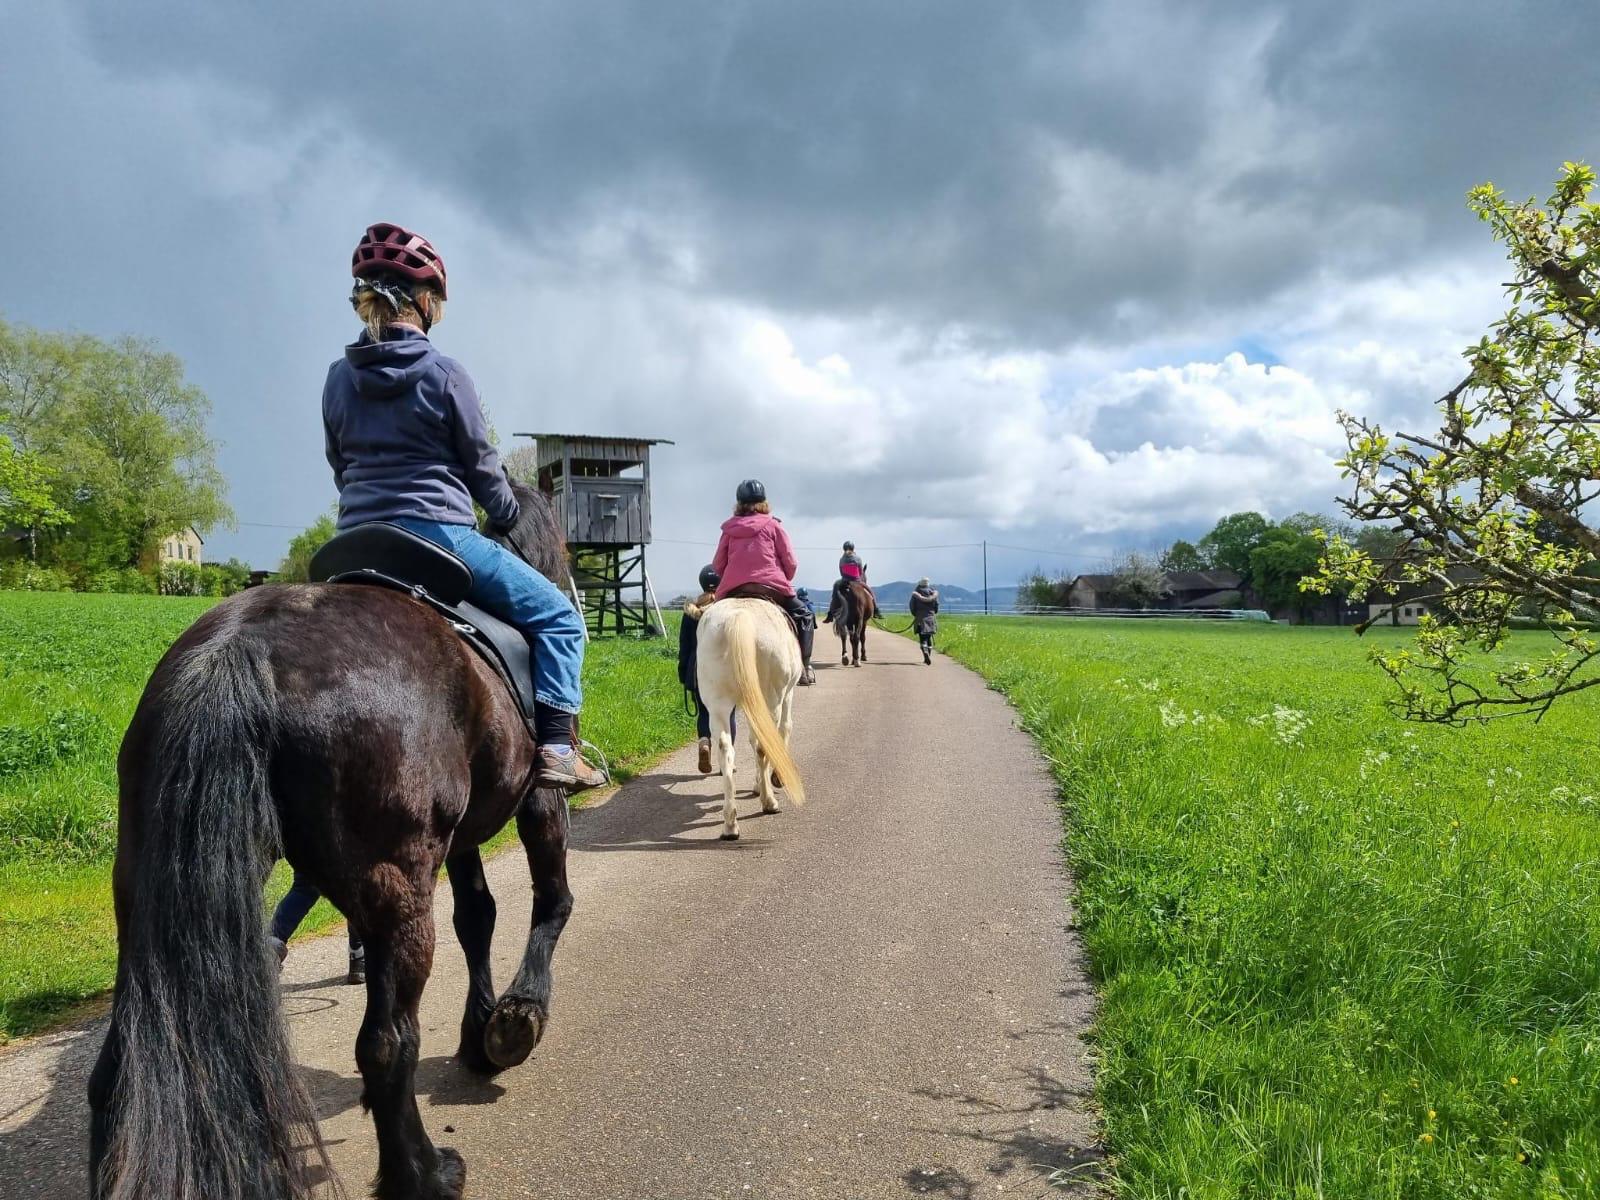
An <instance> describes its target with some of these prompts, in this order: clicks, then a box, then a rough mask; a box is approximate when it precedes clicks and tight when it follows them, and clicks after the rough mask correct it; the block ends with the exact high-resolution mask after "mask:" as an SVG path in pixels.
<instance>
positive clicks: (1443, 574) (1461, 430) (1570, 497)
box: [1307, 163, 1600, 723]
mask: <svg viewBox="0 0 1600 1200" xmlns="http://www.w3.org/2000/svg"><path fill="white" fill-rule="evenodd" d="M1594 189H1595V173H1594V171H1593V170H1592V169H1590V168H1589V167H1588V166H1585V165H1583V164H1581V163H1567V164H1565V166H1564V167H1563V169H1562V173H1561V177H1560V180H1559V181H1558V182H1557V184H1556V189H1555V191H1554V193H1553V194H1552V195H1551V196H1550V198H1549V199H1548V200H1547V201H1546V202H1545V203H1543V204H1540V203H1538V202H1537V201H1535V200H1532V199H1530V200H1527V201H1524V202H1521V203H1513V202H1511V201H1508V200H1507V199H1506V198H1505V197H1504V195H1502V194H1501V193H1500V192H1499V191H1498V190H1496V189H1495V188H1494V187H1493V185H1491V184H1484V185H1483V186H1481V187H1478V188H1474V189H1473V191H1472V192H1471V194H1470V198H1469V204H1470V206H1471V208H1472V209H1473V211H1474V212H1476V213H1477V215H1478V216H1479V217H1480V218H1481V219H1482V220H1483V221H1485V222H1486V223H1487V224H1488V225H1489V226H1490V228H1491V230H1492V231H1493V233H1494V236H1495V238H1496V239H1497V240H1498V241H1500V242H1501V243H1502V244H1504V246H1505V247H1506V250H1507V254H1508V257H1509V258H1510V260H1511V264H1512V268H1513V278H1512V280H1511V282H1510V283H1509V284H1508V285H1507V294H1508V297H1509V300H1510V307H1509V309H1508V310H1507V312H1506V314H1505V315H1504V316H1503V317H1501V318H1500V319H1499V320H1498V321H1496V322H1495V324H1494V325H1493V327H1492V329H1491V335H1490V336H1485V337H1484V338H1483V339H1482V340H1480V341H1479V342H1478V343H1477V344H1476V345H1475V346H1472V347H1470V348H1469V349H1468V350H1467V351H1466V352H1465V357H1466V359H1467V361H1468V364H1469V369H1468V372H1467V375H1466V377H1465V378H1464V379H1462V380H1461V381H1460V382H1459V383H1457V384H1456V385H1455V386H1454V387H1452V388H1451V389H1450V390H1449V391H1448V392H1446V393H1445V394H1444V395H1443V396H1442V397H1440V398H1439V400H1438V401H1437V402H1436V409H1437V412H1438V418H1439V423H1440V424H1439V429H1438V430H1437V431H1436V432H1434V433H1430V434H1415V433H1406V432H1403V431H1401V432H1395V433H1393V434H1389V433H1386V432H1385V431H1384V430H1383V429H1381V428H1380V427H1379V426H1378V425H1377V424H1376V423H1375V422H1373V421H1370V420H1367V419H1364V418H1361V417H1356V416H1351V415H1350V414H1348V413H1341V414H1340V420H1341V422H1342V424H1343V426H1344V431H1345V437H1346V441H1347V443H1348V451H1347V453H1346V455H1345V457H1344V458H1343V460H1341V465H1342V467H1343V468H1344V472H1345V476H1346V478H1348V479H1350V480H1352V481H1353V486H1354V492H1353V495H1352V496H1350V497H1349V498H1348V499H1347V500H1346V501H1344V502H1343V507H1344V508H1345V510H1346V511H1347V512H1349V513H1350V515H1351V516H1352V517H1355V518H1356V519H1358V520H1361V521H1376V522H1383V523H1384V524H1385V525H1387V526H1390V527H1391V528H1393V529H1395V530H1398V532H1399V534H1400V536H1401V537H1402V538H1403V541H1402V542H1401V543H1400V544H1399V546H1398V547H1396V548H1395V549H1394V550H1393V551H1392V552H1391V553H1390V555H1389V556H1388V557H1387V558H1384V559H1380V558H1379V557H1377V556H1376V555H1374V554H1373V553H1372V552H1371V551H1370V550H1368V549H1366V548H1363V547H1362V546H1361V545H1360V544H1358V543H1352V542H1351V541H1350V540H1349V539H1347V538H1341V537H1334V538H1331V539H1330V540H1329V542H1328V545H1327V547H1326V549H1325V550H1324V553H1323V558H1322V566H1321V570H1320V572H1319V574H1318V576H1317V578H1316V579H1314V580H1311V581H1308V584H1307V586H1308V587H1313V588H1317V589H1324V590H1325V589H1329V588H1332V587H1334V586H1346V587H1349V588H1350V589H1351V594H1352V595H1354V596H1356V597H1358V598H1359V597H1360V596H1362V595H1364V594H1366V592H1368V591H1369V590H1371V589H1374V588H1380V589H1381V588H1384V587H1386V586H1390V585H1394V584H1397V583H1404V584H1409V585H1423V586H1424V587H1426V588H1427V589H1429V594H1428V595H1426V596H1424V597H1423V599H1424V601H1425V602H1426V601H1431V603H1430V604H1429V607H1430V608H1431V609H1433V610H1434V611H1435V612H1437V613H1441V614H1442V615H1440V616H1437V617H1433V616H1430V617H1426V618H1424V620H1423V622H1422V625H1421V627H1420V629H1419V632H1418V635H1417V641H1416V644H1415V646H1414V647H1413V648H1411V649H1408V650H1401V651H1397V652H1385V651H1383V650H1378V651H1375V652H1374V655H1373V657H1374V658H1375V660H1376V661H1377V662H1378V664H1379V665H1380V666H1381V667H1382V668H1383V669H1384V670H1385V671H1386V672H1387V673H1388V674H1389V675H1390V676H1391V677H1392V678H1393V679H1394V680H1395V682H1396V684H1397V685H1398V687H1399V700H1398V705H1399V707H1400V709H1401V711H1402V712H1403V713H1404V714H1405V715H1406V716H1408V717H1412V718H1415V719H1419V720H1428V721H1441V722H1451V723H1459V722H1463V721H1467V720H1474V719H1477V720H1483V719H1488V718H1490V717H1493V716H1505V715H1515V714H1519V713H1530V712H1531V713H1536V714H1540V713H1543V712H1545V711H1546V710H1547V709H1548V708H1549V706H1550V705H1551V704H1552V703H1554V701H1555V700H1556V699H1558V698H1559V697H1561V696H1564V695H1568V694H1570V693H1572V692H1576V691H1582V690H1584V689H1586V688H1590V687H1593V686H1595V685H1596V684H1600V675H1597V674H1595V673H1594V672H1593V671H1592V670H1591V669H1590V668H1591V666H1592V663H1593V660H1594V658H1595V656H1596V655H1597V654H1600V642H1597V641H1596V640H1595V639H1594V638H1593V637H1591V636H1590V635H1589V633H1588V632H1586V631H1585V630H1583V629H1581V628H1579V627H1578V625H1577V622H1576V620H1575V618H1574V612H1575V611H1581V610H1590V611H1592V610H1594V609H1597V608H1600V580H1597V579H1596V578H1595V577H1594V576H1593V575H1592V574H1590V571H1591V570H1592V569H1593V564H1594V563H1595V562H1596V560H1597V559H1600V530H1597V529H1596V528H1595V526H1594V525H1592V524H1590V523H1589V521H1588V519H1587V514H1586V506H1588V505H1589V504H1590V503H1591V502H1592V501H1593V500H1595V499H1596V498H1597V497H1600V483H1597V481H1600V344H1597V343H1600V299H1597V295H1600V204H1597V203H1595V201H1594V200H1593V199H1592V198H1591V197H1592V194H1593V192H1594ZM1519 609H1524V610H1531V611H1533V612H1535V613H1537V614H1538V615H1539V616H1540V617H1541V618H1542V619H1543V621H1544V623H1545V625H1546V628H1548V630H1549V631H1550V633H1551V634H1552V635H1553V637H1554V639H1555V642H1556V645H1555V647H1554V648H1553V649H1552V651H1551V652H1550V653H1549V654H1547V655H1545V656H1543V657H1540V658H1537V659H1534V660H1530V661H1522V662H1515V663H1511V664H1506V663H1504V662H1496V661H1494V660H1492V659H1489V658H1487V657H1486V656H1487V654H1488V653H1489V652H1492V651H1496V650H1498V649H1500V648H1501V647H1502V646H1503V644H1504V642H1505V637H1506V633H1507V629H1508V626H1509V622H1510V618H1511V616H1512V615H1513V613H1515V612H1516V611H1518V610H1519Z"/></svg>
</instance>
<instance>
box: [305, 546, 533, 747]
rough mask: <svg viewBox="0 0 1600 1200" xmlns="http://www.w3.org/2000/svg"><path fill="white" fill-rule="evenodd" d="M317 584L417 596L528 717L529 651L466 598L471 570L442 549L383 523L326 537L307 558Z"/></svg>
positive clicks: (508, 629)
mask: <svg viewBox="0 0 1600 1200" xmlns="http://www.w3.org/2000/svg"><path fill="white" fill-rule="evenodd" d="M310 576H311V579H312V581H313V582H317V583H364V584H368V585H371V586H373V587H386V588H390V589H392V590H395V591H401V592H405V593H406V594H408V595H410V596H412V597H414V598H415V599H417V600H420V601H421V602H422V603H424V604H426V605H428V607H430V608H432V609H433V610H434V611H435V612H437V613H439V614H440V615H441V616H443V617H444V618H445V619H446V620H447V621H449V622H450V626H451V628H453V629H454V630H455V631H456V632H457V633H458V634H460V635H461V637H462V638H463V639H465V641H466V643H467V645H469V646H471V647H472V648H473V650H475V651H476V652H477V653H478V654H479V655H480V656H481V657H482V658H483V660H484V661H485V662H487V663H488V664H489V666H490V667H492V668H493V669H494V671H495V673H496V674H498V675H499V676H500V678H501V680H502V681H504V683H505V685H506V687H508V688H509V689H510V690H511V695H512V697H513V699H515V700H516V702H517V707H518V708H520V709H521V710H522V715H523V718H524V719H531V718H532V716H533V650H532V647H530V646H529V645H528V640H527V639H526V638H525V637H523V636H522V634H520V633H519V632H517V630H516V629H514V628H513V627H512V626H510V625H508V624H506V623H505V622H504V621H502V620H500V618H499V617H496V616H494V615H493V614H492V613H487V612H485V611H484V610H483V609H481V608H479V607H477V606H476V605H474V604H469V603H467V600H466V596H467V593H468V592H469V591H471V590H472V569H471V568H470V567H468V566H467V564H466V563H464V562H462V561H461V559H460V558H458V557H457V556H456V555H454V554H452V553H451V552H450V551H448V550H446V549H445V548H444V547H442V546H439V545H436V544H434V543H433V542H430V541H429V540H428V539H427V538H424V537H418V536H417V535H416V534H414V533H412V532H411V531H410V530H409V529H406V528H404V527H403V526H400V525H393V524H390V523H389V522H387V521H373V522H371V523H369V524H366V525H357V526H356V527H355V528H354V529H349V530H346V531H345V532H344V533H341V534H339V535H338V536H336V537H334V538H332V539H331V540H330V541H328V542H327V543H326V544H325V545H324V546H323V547H322V549H320V550H318V551H317V552H316V554H314V555H312V557H311V569H310Z"/></svg>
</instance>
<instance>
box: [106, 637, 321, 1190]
mask: <svg viewBox="0 0 1600 1200" xmlns="http://www.w3.org/2000/svg"><path fill="white" fill-rule="evenodd" d="M179 653H180V654H181V655H182V657H180V658H178V659H177V660H176V661H175V662H174V663H173V664H172V665H171V667H170V670H169V671H168V672H167V674H166V679H165V680H164V681H163V683H162V684H160V685H158V686H159V687H160V691H159V693H158V694H157V695H155V696H148V695H147V696H146V697H145V699H144V701H143V703H144V704H154V705H155V706H156V711H155V713H153V714H152V715H153V717H154V720H153V722H148V723H146V724H147V725H148V726H149V727H150V728H153V729H155V730H156V733H155V735H154V737H153V741H154V744H153V745H143V746H138V747H135V748H134V752H133V753H132V754H131V755H130V754H129V747H128V746H126V745H125V746H124V751H123V752H124V755H125V757H127V758H128V759H129V761H130V762H132V763H142V764H143V765H142V766H133V767H132V768H131V769H129V770H127V771H125V772H124V775H123V779H122V805H123V809H124V812H123V827H124V829H125V830H127V829H129V828H135V829H137V831H138V832H137V834H136V838H137V840H136V843H135V845H134V848H133V851H132V854H131V857H130V861H128V862H126V863H119V864H118V865H119V871H118V874H119V876H121V877H122V878H120V879H119V885H120V886H119V906H120V907H122V908H123V909H124V912H123V922H122V931H121V955H120V962H119V964H118V978H117V988H116V996H115V999H114V1001H113V1004H112V1010H111V1028H110V1030H109V1032H108V1034H107V1042H108V1045H107V1051H106V1054H107V1056H108V1058H110V1059H111V1060H113V1061H115V1062H116V1064H117V1065H116V1068H115V1075H114V1082H113V1083H112V1087H111V1091H110V1095H109V1097H107V1098H106V1110H105V1112H104V1114H103V1117H104V1120H105V1126H104V1129H105V1140H104V1142H103V1144H102V1147H101V1148H102V1153H101V1155H100V1164H99V1174H98V1177H97V1179H96V1180H95V1185H96V1187H95V1192H94V1194H95V1195H97V1196H99V1197H101V1198H102V1200H158V1198H159V1200H247V1198H248V1200H301V1198H302V1197H307V1196H310V1194H311V1186H312V1180H311V1178H310V1177H309V1172H308V1171H307V1169H306V1165H305V1163H304V1161H303V1156H304V1152H305V1151H306V1150H308V1149H309V1150H311V1151H312V1153H313V1155H314V1156H320V1159H321V1164H320V1165H322V1166H323V1168H324V1170H325V1171H326V1173H327V1174H328V1175H331V1170H330V1169H328V1168H327V1166H326V1164H327V1154H326V1152H325V1150H324V1149H323V1146H322V1142H321V1138H320V1136H319V1135H318V1132H317V1123H316V1114H315V1111H314V1110H313V1108H312V1105H311V1101H310V1099H309V1097H308V1096H307V1095H306V1092H305V1089H304V1088H303V1087H302V1086H301V1084H300V1081H299V1079H298V1078H297V1076H296V1074H295V1070H294V1064H293V1061H292V1059H291V1057H290V1053H289V1041H288V1036H287V1032H286V1030H285V1027H284V1021H283V1015H282V1011H281V1008H280V1005H279V1001H278V979H277V970H276V962H275V960H274V957H273V955H272V952H271V951H270V950H269V949H268V947H267V940H266V931H265V929H264V923H263V916H262V895H261V889H262V884H263V882H264V881H265V878H266V874H267V871H268V870H269V869H270V867H271V864H272V863H273V862H274V861H275V860H276V858H277V856H278V852H279V841H278V820H277V813H276V810H275V808H274V805H273V801H272V796H271V791H270V788H269V785H268V767H269V761H268V760H269V756H270V752H271V747H272V744H273V737H274V727H275V724H276V716H275V714H276V709H277V698H276V692H275V686H274V682H273V677H272V673H271V668H270V664H269V663H268V661H267V647H266V645H265V644H264V643H263V642H262V641H261V640H260V639H259V638H256V637H253V636H251V635H250V634H249V633H247V632H242V631H240V630H239V628H238V626H237V623H236V622H235V623H233V624H231V625H229V624H224V625H223V626H222V628H220V629H216V630H214V631H213V632H212V634H211V635H210V638H209V640H206V641H203V642H201V643H200V644H198V645H197V646H195V647H194V648H192V649H190V650H188V651H187V653H184V652H182V651H180V652H179ZM140 728H141V726H140V724H139V723H137V722H136V724H135V726H134V730H135V731H138V730H140ZM133 736H142V734H139V733H134V734H133ZM130 809H136V811H134V812H132V813H131V814H130V812H129V810H130ZM130 816H131V820H130Z"/></svg>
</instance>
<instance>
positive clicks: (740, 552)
mask: <svg viewBox="0 0 1600 1200" xmlns="http://www.w3.org/2000/svg"><path fill="white" fill-rule="evenodd" d="M736 500H737V504H736V506H735V508H734V510H733V516H731V517H729V518H728V519H727V520H726V521H724V522H723V523H722V537H721V538H720V539H719V540H718V542H717V552H716V554H715V555H713V556H712V559H711V566H712V569H713V570H715V571H716V572H717V574H719V575H720V576H721V577H722V582H721V583H719V584H718V585H717V599H718V600H721V599H723V598H724V597H726V596H729V595H745V596H752V595H754V596H762V597H765V598H766V599H769V600H771V601H772V602H773V603H774V604H777V605H779V606H780V607H781V608H782V609H783V610H784V611H785V612H787V613H788V614H789V616H790V619H791V620H792V621H793V622H794V625H795V631H796V632H797V633H798V634H799V637H800V659H801V662H802V663H803V664H804V669H803V670H802V671H801V674H800V682H801V684H802V685H807V684H810V683H812V682H814V681H815V679H816V675H815V674H814V673H813V672H812V670H811V640H812V637H813V635H814V633H815V631H816V613H814V612H813V611H812V609H811V605H809V604H807V603H805V602H804V601H803V600H800V599H799V598H797V597H796V596H795V594H794V582H793V581H794V573H795V571H796V570H798V569H799V565H800V564H799V563H798V562H797V561H796V560H795V557H794V543H793V542H791V541H790V540H789V535H788V533H786V532H785V531H784V528H783V522H782V521H780V520H778V518H777V517H775V516H773V515H772V510H771V509H770V508H769V507H768V505H767V489H766V487H765V486H764V485H763V484H762V482H761V481H760V480H759V479H746V480H745V481H744V482H743V483H741V484H740V485H739V490H738V492H737V494H736Z"/></svg>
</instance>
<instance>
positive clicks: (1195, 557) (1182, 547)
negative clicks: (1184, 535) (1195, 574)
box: [1161, 538, 1206, 571]
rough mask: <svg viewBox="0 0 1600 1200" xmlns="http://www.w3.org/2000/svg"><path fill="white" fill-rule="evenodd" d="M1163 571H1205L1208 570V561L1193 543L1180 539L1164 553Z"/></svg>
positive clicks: (1162, 560)
mask: <svg viewBox="0 0 1600 1200" xmlns="http://www.w3.org/2000/svg"><path fill="white" fill-rule="evenodd" d="M1161 569H1162V570H1163V571H1203V570H1205V569H1206V560H1205V558H1204V557H1202V556H1201V554H1200V551H1199V549H1198V548H1197V547H1196V546H1195V544H1194V543H1193V542H1186V541H1183V540H1182V539H1181V538H1180V539H1179V540H1178V541H1176V542H1173V543H1172V545H1170V546H1168V547H1167V548H1166V550H1164V551H1163V552H1162V554H1161Z"/></svg>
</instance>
